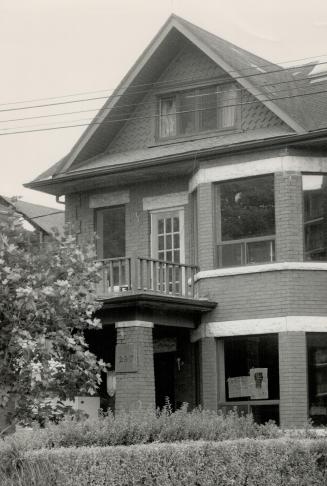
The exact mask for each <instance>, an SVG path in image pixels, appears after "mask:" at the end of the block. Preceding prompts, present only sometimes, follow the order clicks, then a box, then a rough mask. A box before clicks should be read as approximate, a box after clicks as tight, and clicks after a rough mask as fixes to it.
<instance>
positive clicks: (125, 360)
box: [115, 344, 138, 373]
mask: <svg viewBox="0 0 327 486" xmlns="http://www.w3.org/2000/svg"><path fill="white" fill-rule="evenodd" d="M115 371H116V373H136V372H137V371H138V363H137V346H136V344H117V346H116V369H115Z"/></svg>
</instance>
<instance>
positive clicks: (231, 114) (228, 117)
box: [218, 85, 238, 128]
mask: <svg viewBox="0 0 327 486" xmlns="http://www.w3.org/2000/svg"><path fill="white" fill-rule="evenodd" d="M237 102H238V91H237V89H236V86H234V85H224V86H222V87H221V92H220V94H219V97H218V111H219V128H233V127H234V126H235V124H236V109H237Z"/></svg>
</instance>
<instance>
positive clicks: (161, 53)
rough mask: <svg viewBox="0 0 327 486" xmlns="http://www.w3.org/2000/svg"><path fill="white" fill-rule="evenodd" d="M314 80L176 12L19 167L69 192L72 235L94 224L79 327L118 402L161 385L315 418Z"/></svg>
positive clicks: (41, 186) (321, 211)
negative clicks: (97, 275)
mask: <svg viewBox="0 0 327 486" xmlns="http://www.w3.org/2000/svg"><path fill="white" fill-rule="evenodd" d="M326 87H327V85H326V80H325V78H324V77H323V76H322V75H314V66H313V65H304V66H301V67H297V68H296V69H291V70H290V69H288V70H287V69H283V68H281V67H280V66H278V65H275V64H273V63H270V62H268V61H266V60H264V59H261V58H259V57H257V56H256V55H254V54H251V53H249V52H247V51H245V50H243V49H241V48H240V47H237V46H235V45H232V44H230V43H229V42H227V41H225V40H222V39H220V38H219V37H216V36H215V35H213V34H211V33H209V32H206V31H204V30H203V29H201V28H199V27H197V26H195V25H193V24H190V23H189V22H187V21H185V20H184V19H181V18H179V17H177V16H175V15H172V16H171V17H170V18H169V19H168V20H167V22H166V23H165V24H164V26H163V27H162V28H161V30H160V31H159V32H158V34H157V35H156V37H155V38H154V39H153V41H152V42H151V44H150V45H149V46H148V47H147V48H146V50H145V51H144V52H143V54H142V55H141V56H140V58H139V59H138V60H137V61H136V63H135V65H134V66H133V67H132V68H131V70H130V71H129V72H128V73H127V75H126V76H125V77H124V79H123V80H122V82H121V84H120V85H119V86H118V88H117V89H116V90H115V92H114V93H113V94H112V96H111V97H110V99H109V100H108V101H107V103H106V104H105V105H104V107H103V108H102V109H101V110H100V112H99V113H98V115H97V117H96V119H95V120H94V123H93V124H91V125H90V126H89V127H88V128H87V130H86V131H85V133H84V134H83V135H82V137H81V138H80V140H79V141H78V142H77V143H76V144H75V146H74V147H73V148H72V150H71V152H70V153H69V154H68V155H67V156H66V157H65V158H64V159H62V160H61V161H59V162H58V163H57V164H55V165H54V166H53V167H52V168H50V169H49V170H48V171H47V172H45V173H44V174H42V175H41V176H40V177H39V178H37V179H36V180H34V181H33V182H31V183H29V184H27V186H28V187H30V188H33V189H36V190H40V191H43V192H46V193H49V194H53V195H56V196H61V195H65V200H66V220H67V221H68V222H70V223H71V226H72V228H73V230H74V232H75V233H76V235H77V239H78V241H87V240H90V239H92V238H93V232H94V231H96V232H97V234H98V237H99V238H98V240H97V251H98V258H99V260H101V261H102V269H103V281H102V283H101V285H99V289H98V292H99V298H100V299H101V300H102V301H103V306H102V310H101V318H102V320H103V329H102V330H101V331H96V332H95V333H94V334H93V335H90V336H89V342H90V346H91V349H92V350H93V351H95V352H96V353H97V354H98V356H101V357H103V358H104V359H106V360H107V361H109V362H111V363H112V364H113V365H114V366H113V368H114V370H115V377H116V391H115V409H116V410H118V411H119V410H121V409H124V408H131V407H133V406H135V405H136V404H137V403H138V402H141V403H142V404H143V406H154V405H155V404H156V405H157V406H162V405H163V404H164V402H165V397H169V399H170V402H171V403H172V405H173V406H174V407H178V406H179V405H180V404H181V403H182V402H188V403H189V404H190V405H191V406H195V405H196V404H202V405H203V406H204V407H205V408H209V409H214V410H216V409H223V410H228V409H230V408H233V407H235V406H237V407H238V408H239V409H240V410H243V411H252V412H253V414H254V416H255V418H256V419H257V420H258V421H259V422H260V421H261V422H262V421H265V420H267V419H269V418H271V419H275V420H277V421H279V423H281V425H283V426H286V427H300V426H302V425H303V424H304V423H305V422H306V421H307V419H308V418H309V417H311V418H312V419H313V420H314V421H315V422H316V423H327V261H326V260H327V243H326V235H327V232H326V223H327V215H326V201H327V185H326V180H327V179H326V174H327V157H326V143H327V142H326V136H327V130H326V129H325V128H326V127H327V116H326V114H325V110H324V108H323V106H324V102H325V101H326ZM111 387H112V388H114V386H113V385H112V384H111ZM106 391H107V390H106V386H105V383H103V387H102V388H101V390H100V392H99V393H100V395H101V396H102V398H103V401H104V400H105V397H107V398H108V395H107V393H106ZM112 394H113V393H111V395H112ZM108 401H109V405H110V406H112V402H113V399H112V398H110V399H108Z"/></svg>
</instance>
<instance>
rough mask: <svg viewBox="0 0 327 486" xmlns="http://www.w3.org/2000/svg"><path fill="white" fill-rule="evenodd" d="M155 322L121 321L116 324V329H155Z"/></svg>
mask: <svg viewBox="0 0 327 486" xmlns="http://www.w3.org/2000/svg"><path fill="white" fill-rule="evenodd" d="M153 325H154V324H153V322H149V321H137V320H135V321H119V322H116V323H115V328H116V329H120V328H125V327H150V328H152V327H153Z"/></svg>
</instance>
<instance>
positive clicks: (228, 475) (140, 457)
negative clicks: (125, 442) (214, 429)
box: [0, 439, 327, 486]
mask: <svg viewBox="0 0 327 486" xmlns="http://www.w3.org/2000/svg"><path fill="white" fill-rule="evenodd" d="M326 464H327V441H326V440H324V439H316V440H310V439H302V440H297V439H293V440H289V439H268V440H258V439H241V440H235V441H223V442H204V441H196V442H181V443H165V444H159V443H153V444H147V445H144V444H143V445H135V446H128V447H124V446H116V447H80V448H76V447H74V448H73V447H72V448H58V449H40V450H34V451H27V452H25V453H24V455H23V456H22V457H21V458H20V459H19V461H18V462H16V465H15V467H14V462H12V463H11V467H9V468H7V470H6V472H3V476H2V482H1V483H0V484H1V486H13V485H15V486H32V485H33V486H76V485H78V486H132V485H133V486H141V485H143V486H154V485H157V486H289V485H293V486H323V485H324V486H325V485H326V484H327V469H326Z"/></svg>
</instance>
